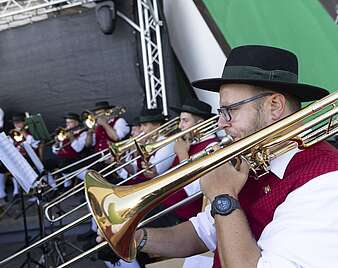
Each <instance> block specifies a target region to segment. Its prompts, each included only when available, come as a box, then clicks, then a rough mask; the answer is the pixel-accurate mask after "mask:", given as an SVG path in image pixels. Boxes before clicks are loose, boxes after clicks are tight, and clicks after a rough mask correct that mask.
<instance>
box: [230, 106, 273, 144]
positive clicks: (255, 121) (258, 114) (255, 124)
mask: <svg viewBox="0 0 338 268" xmlns="http://www.w3.org/2000/svg"><path fill="white" fill-rule="evenodd" d="M254 111H255V114H253V115H252V120H248V122H249V123H248V125H246V126H242V127H238V128H236V129H226V130H225V132H226V133H227V134H228V135H230V136H231V137H232V138H233V139H234V141H238V140H240V139H243V138H245V137H247V136H250V135H251V134H253V133H255V132H257V131H259V130H261V129H263V128H265V127H266V126H267V125H268V124H267V122H266V120H265V119H264V112H263V110H262V109H260V107H259V106H258V105H257V107H256V109H255V110H254Z"/></svg>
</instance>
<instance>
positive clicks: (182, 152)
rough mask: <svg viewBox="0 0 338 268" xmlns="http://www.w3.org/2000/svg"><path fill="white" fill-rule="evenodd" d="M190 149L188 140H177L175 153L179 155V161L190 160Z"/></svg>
mask: <svg viewBox="0 0 338 268" xmlns="http://www.w3.org/2000/svg"><path fill="white" fill-rule="evenodd" d="M189 148H190V142H189V141H188V140H184V139H182V138H178V139H176V142H175V146H174V152H175V154H176V155H177V157H178V159H179V160H180V162H181V161H183V160H185V159H188V158H189V154H188V152H189Z"/></svg>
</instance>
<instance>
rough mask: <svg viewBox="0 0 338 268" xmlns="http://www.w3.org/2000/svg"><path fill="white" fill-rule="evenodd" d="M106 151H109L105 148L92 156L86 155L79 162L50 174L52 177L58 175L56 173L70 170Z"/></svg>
mask: <svg viewBox="0 0 338 268" xmlns="http://www.w3.org/2000/svg"><path fill="white" fill-rule="evenodd" d="M108 150H109V149H108V148H106V149H103V150H102V151H99V152H96V153H93V154H91V155H88V156H87V157H85V158H82V159H80V160H79V161H76V162H74V163H72V164H69V165H67V166H65V167H62V168H60V169H58V170H56V171H54V172H52V173H51V174H52V175H55V174H58V173H60V172H62V171H64V170H66V169H68V168H71V167H73V166H75V165H77V164H79V163H82V162H83V161H86V160H88V159H91V158H93V157H94V156H97V155H99V154H104V153H105V152H106V151H108Z"/></svg>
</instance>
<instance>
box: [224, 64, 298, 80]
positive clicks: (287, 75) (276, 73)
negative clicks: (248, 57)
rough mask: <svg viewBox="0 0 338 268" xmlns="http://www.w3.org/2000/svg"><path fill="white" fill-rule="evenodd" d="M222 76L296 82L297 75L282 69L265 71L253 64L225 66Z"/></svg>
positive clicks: (234, 78)
mask: <svg viewBox="0 0 338 268" xmlns="http://www.w3.org/2000/svg"><path fill="white" fill-rule="evenodd" d="M222 78H223V79H229V80H236V79H239V80H265V81H275V82H287V83H297V82H298V76H297V75H296V74H294V73H291V72H288V71H283V70H273V71H266V70H263V69H261V68H258V67H253V66H226V67H225V68H224V71H223V74H222Z"/></svg>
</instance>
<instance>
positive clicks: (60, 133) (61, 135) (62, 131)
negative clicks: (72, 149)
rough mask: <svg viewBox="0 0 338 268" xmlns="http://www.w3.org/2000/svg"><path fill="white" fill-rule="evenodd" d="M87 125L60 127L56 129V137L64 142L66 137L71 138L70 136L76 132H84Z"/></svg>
mask: <svg viewBox="0 0 338 268" xmlns="http://www.w3.org/2000/svg"><path fill="white" fill-rule="evenodd" d="M86 130H87V127H82V126H77V127H74V128H70V129H67V128H63V127H60V128H58V129H57V130H56V131H55V139H56V141H57V142H63V141H64V140H66V139H69V137H70V136H72V135H74V133H75V132H76V133H82V132H83V131H86Z"/></svg>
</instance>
